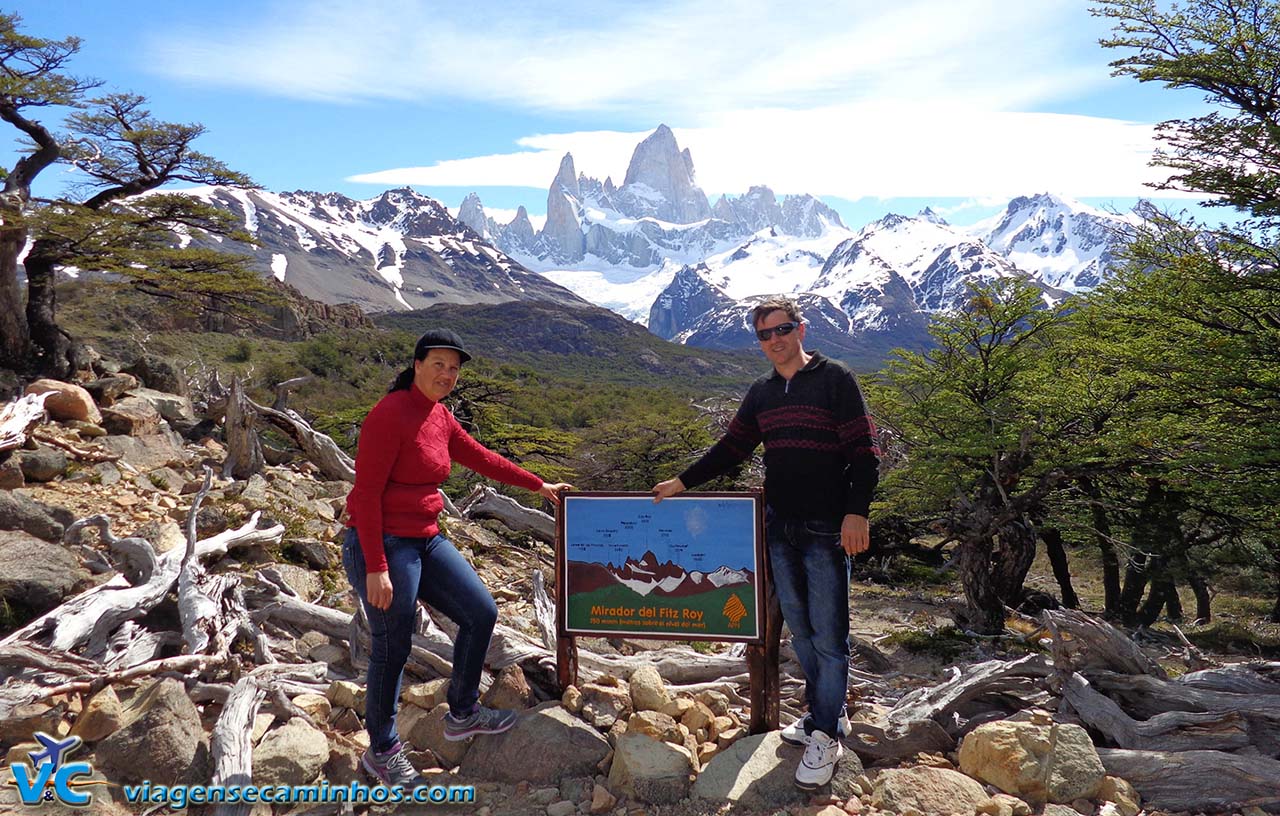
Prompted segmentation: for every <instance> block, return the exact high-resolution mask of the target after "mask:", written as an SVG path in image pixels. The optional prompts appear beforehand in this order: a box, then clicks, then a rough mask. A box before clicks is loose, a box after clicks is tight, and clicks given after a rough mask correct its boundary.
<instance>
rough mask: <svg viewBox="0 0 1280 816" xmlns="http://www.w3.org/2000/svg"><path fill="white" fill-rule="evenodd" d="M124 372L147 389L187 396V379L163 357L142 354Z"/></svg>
mask: <svg viewBox="0 0 1280 816" xmlns="http://www.w3.org/2000/svg"><path fill="white" fill-rule="evenodd" d="M124 372H125V373H126V374H132V375H134V376H135V377H137V378H138V379H140V380H142V384H143V385H145V386H146V387H147V388H154V389H155V390H157V391H166V392H168V393H170V394H180V395H182V396H184V397H185V396H187V378H186V377H185V376H183V374H182V372H181V371H179V370H178V368H177V366H175V365H174V364H173V363H171V362H169V361H168V360H166V359H164V358H163V357H157V356H156V355H154V354H144V355H142V356H141V357H139V358H138V359H137V360H135V361H134V363H133V365H131V366H128V367H126V368H125V369H124Z"/></svg>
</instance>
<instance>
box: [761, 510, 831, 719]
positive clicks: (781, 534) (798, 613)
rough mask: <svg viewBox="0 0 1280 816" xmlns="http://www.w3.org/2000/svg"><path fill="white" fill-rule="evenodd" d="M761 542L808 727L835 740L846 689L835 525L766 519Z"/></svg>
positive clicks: (812, 521)
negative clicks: (799, 674) (800, 675)
mask: <svg viewBox="0 0 1280 816" xmlns="http://www.w3.org/2000/svg"><path fill="white" fill-rule="evenodd" d="M765 541H766V542H767V543H768V547H769V563H770V566H771V568H772V570H773V585H774V587H775V589H776V590H777V593H778V603H779V604H780V605H781V607H782V618H783V620H785V621H786V622H787V626H788V627H789V628H790V629H791V645H792V647H793V648H794V649H795V650H796V657H798V658H799V659H800V668H801V669H803V670H804V676H805V681H806V682H805V692H804V694H805V701H806V702H807V703H808V704H809V713H810V715H811V716H812V727H813V728H814V729H816V730H818V731H822V732H823V733H825V734H826V735H827V736H829V737H832V738H833V739H834V738H837V731H836V729H837V724H838V722H839V720H840V718H841V717H843V716H844V713H845V696H846V694H847V692H848V685H849V556H848V555H846V554H845V551H844V549H843V548H842V547H841V546H840V525H839V523H831V522H826V521H816V520H806V521H801V520H796V519H786V520H783V519H779V518H777V517H775V516H774V515H773V514H772V513H769V514H768V516H767V521H766V525H765Z"/></svg>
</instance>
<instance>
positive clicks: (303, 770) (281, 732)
mask: <svg viewBox="0 0 1280 816" xmlns="http://www.w3.org/2000/svg"><path fill="white" fill-rule="evenodd" d="M321 699H323V698H321ZM328 761H329V741H328V739H326V738H325V735H324V734H323V733H322V732H320V731H318V730H316V729H315V728H313V727H312V726H311V725H308V724H307V721H306V720H304V719H302V718H301V717H295V718H293V719H292V720H289V722H288V723H286V724H285V725H283V726H281V727H280V728H277V729H275V730H274V731H270V732H268V733H267V735H266V736H265V737H263V738H262V742H260V743H258V745H257V746H256V747H255V748H254V749H253V778H254V781H255V782H259V783H260V784H267V785H305V784H307V783H308V782H310V781H312V780H313V779H315V778H316V776H318V775H319V773H320V770H321V769H322V768H323V767H324V764H325V763H326V762H328Z"/></svg>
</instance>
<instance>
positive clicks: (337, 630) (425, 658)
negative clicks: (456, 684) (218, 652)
mask: <svg viewBox="0 0 1280 816" xmlns="http://www.w3.org/2000/svg"><path fill="white" fill-rule="evenodd" d="M246 600H247V602H248V604H249V607H250V608H251V609H253V610H255V611H254V612H253V614H252V615H251V617H252V618H253V619H254V620H255V621H259V622H260V621H262V620H273V621H278V622H282V623H287V624H289V625H290V626H292V627H294V628H296V629H299V630H300V631H303V632H306V631H311V630H314V631H317V632H322V633H324V634H326V635H329V636H330V637H335V638H342V639H344V640H347V641H348V643H350V641H351V634H352V615H351V614H350V613H348V612H339V611H338V610H336V609H330V608H328V607H327V606H320V605H319V604H313V603H307V602H306V601H304V600H302V599H301V598H297V597H294V596H291V595H286V594H285V593H283V592H281V591H280V590H279V589H278V588H277V587H275V586H274V585H272V584H270V583H269V582H267V581H265V580H263V581H262V582H261V584H260V585H259V586H257V587H254V588H251V589H250V590H249V591H248V592H247V593H246ZM361 639H363V640H364V641H365V644H364V645H361V643H360V640H361ZM367 641H368V631H367V630H364V631H362V632H361V633H360V634H358V635H357V637H356V644H355V645H353V646H349V648H350V649H351V652H352V655H353V663H354V656H355V654H357V653H359V652H360V651H362V650H363V652H364V653H365V654H368V651H369V650H368V646H367ZM439 641H440V642H437V641H433V640H429V639H428V638H426V637H424V636H422V635H414V638H413V647H412V648H411V649H410V652H409V663H408V665H407V666H406V669H407V670H409V671H410V672H411V673H413V674H417V675H419V676H421V677H426V678H433V677H448V676H449V674H450V673H452V671H453V666H452V664H451V663H450V662H449V660H450V659H451V658H452V655H453V646H452V644H448V650H447V651H445V650H444V648H442V643H447V639H446V638H444V637H441V638H439ZM442 652H443V654H444V655H447V656H441V653H442Z"/></svg>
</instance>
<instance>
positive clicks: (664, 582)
mask: <svg viewBox="0 0 1280 816" xmlns="http://www.w3.org/2000/svg"><path fill="white" fill-rule="evenodd" d="M568 566H569V583H570V586H572V587H574V589H575V590H576V591H578V592H591V591H594V590H597V589H601V588H603V587H608V586H613V585H621V586H624V587H626V588H627V589H629V590H631V591H632V592H634V593H636V594H637V595H641V596H646V597H647V596H649V595H654V596H658V597H667V598H676V597H685V596H688V595H698V594H701V593H703V592H712V591H714V590H717V589H720V588H722V587H727V586H735V585H738V584H748V585H753V584H754V581H755V575H754V574H753V573H752V571H751V570H749V569H733V568H732V567H727V566H721V567H718V568H717V569H715V570H714V571H712V572H703V571H700V570H688V571H686V570H685V569H684V568H683V567H681V566H680V565H678V564H676V563H674V562H672V561H670V560H668V561H666V562H663V563H659V562H658V557H657V556H656V555H654V554H653V552H652V551H651V550H650V551H646V552H645V554H644V555H643V556H641V558H640V560H639V561H637V560H635V559H634V558H627V559H626V560H625V561H623V562H622V565H621V566H614V565H613V564H612V563H608V564H601V563H597V562H583V561H570V562H569V565H568Z"/></svg>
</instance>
